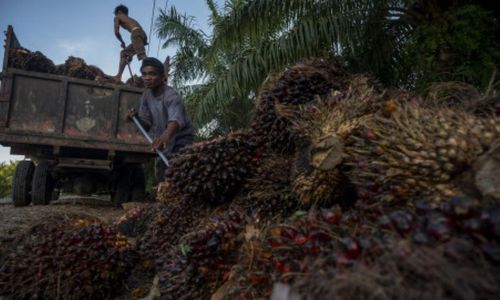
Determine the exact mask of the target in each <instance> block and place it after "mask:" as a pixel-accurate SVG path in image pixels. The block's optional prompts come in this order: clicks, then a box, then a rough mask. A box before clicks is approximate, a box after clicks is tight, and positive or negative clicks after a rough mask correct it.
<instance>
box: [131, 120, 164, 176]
mask: <svg viewBox="0 0 500 300" xmlns="http://www.w3.org/2000/svg"><path fill="white" fill-rule="evenodd" d="M132 121H134V123H135V125H136V126H137V128H139V130H140V131H141V133H142V135H144V137H145V138H146V140H148V142H149V144H150V145H151V144H153V140H152V139H151V137H150V136H149V134H148V133H147V131H146V130H145V129H144V127H142V124H141V122H139V119H138V118H137V116H133V117H132ZM155 150H156V153H157V154H158V155H159V156H160V158H161V160H163V162H164V163H165V165H166V166H167V167H168V166H169V164H168V160H167V157H166V156H165V154H163V152H161V151H160V150H159V149H155Z"/></svg>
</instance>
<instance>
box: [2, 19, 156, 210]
mask: <svg viewBox="0 0 500 300" xmlns="http://www.w3.org/2000/svg"><path fill="white" fill-rule="evenodd" d="M5 35H6V39H5V45H4V48H5V52H4V57H3V67H2V76H1V86H0V144H1V145H3V146H7V147H10V149H11V150H10V151H11V152H10V153H11V154H16V155H24V156H25V157H26V158H27V159H25V160H22V161H20V162H18V164H17V166H16V169H15V171H14V175H13V180H12V200H13V203H14V205H15V206H25V205H29V204H30V203H32V204H33V205H46V204H49V203H50V201H52V200H54V199H57V198H58V197H59V195H60V194H61V192H64V193H73V194H79V195H92V194H96V193H98V194H106V195H108V194H109V195H110V199H111V200H112V203H114V204H117V205H119V204H120V203H122V202H126V201H134V200H139V199H140V198H141V197H143V196H144V192H145V174H144V168H143V164H144V163H145V162H147V161H148V160H149V159H151V158H152V157H153V156H154V153H153V152H152V151H151V147H150V146H149V145H148V144H147V143H146V141H145V139H144V137H143V136H141V135H140V133H139V131H138V130H137V129H136V128H135V127H134V126H135V125H134V124H133V123H132V122H127V121H126V115H127V112H128V111H129V109H130V108H136V107H138V106H139V102H140V97H141V94H142V92H143V89H141V88H136V87H132V86H128V85H123V84H114V83H103V82H98V81H93V80H86V79H79V78H73V77H68V76H62V75H55V74H48V73H41V72H33V71H26V70H21V69H17V68H12V67H9V59H11V57H9V53H10V52H11V51H9V50H10V49H13V48H20V47H21V44H20V43H19V40H18V39H17V37H16V35H15V33H14V29H13V27H12V26H10V25H9V26H8V28H7V31H6V32H5Z"/></svg>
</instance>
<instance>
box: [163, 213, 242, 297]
mask: <svg viewBox="0 0 500 300" xmlns="http://www.w3.org/2000/svg"><path fill="white" fill-rule="evenodd" d="M243 226H244V221H243V218H242V215H241V214H240V213H239V212H237V211H235V210H227V211H225V212H219V213H216V214H214V215H212V216H211V217H210V218H208V219H207V220H205V221H204V222H203V223H202V224H201V225H200V226H198V227H197V228H196V229H195V230H193V231H192V232H190V233H188V234H186V235H185V236H183V237H182V239H181V240H180V241H179V243H178V244H177V247H175V248H173V249H172V250H171V251H170V252H169V253H168V254H166V255H165V256H164V257H162V260H163V262H162V265H161V266H159V267H158V269H159V273H158V276H159V289H160V292H161V297H162V299H210V297H211V295H212V294H213V293H214V292H215V290H216V289H217V287H218V284H220V282H222V281H224V280H225V279H226V278H225V277H226V276H227V274H228V273H229V271H230V268H231V266H232V265H233V264H234V263H235V261H236V258H237V255H236V253H237V251H235V250H236V249H237V248H238V246H239V244H240V243H239V239H237V236H238V234H239V233H240V232H241V231H242V229H243Z"/></svg>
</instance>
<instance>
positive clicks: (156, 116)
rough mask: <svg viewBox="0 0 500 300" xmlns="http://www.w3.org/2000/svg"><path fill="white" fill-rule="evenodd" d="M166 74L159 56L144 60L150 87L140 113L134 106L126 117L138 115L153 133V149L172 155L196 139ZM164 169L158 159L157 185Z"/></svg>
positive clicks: (148, 86) (143, 98) (144, 74)
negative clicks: (165, 80)
mask: <svg viewBox="0 0 500 300" xmlns="http://www.w3.org/2000/svg"><path fill="white" fill-rule="evenodd" d="M164 73H165V71H164V68H163V64H162V63H161V61H159V60H158V59H156V58H153V57H146V58H145V59H144V60H143V61H142V66H141V74H142V78H143V80H144V85H145V87H146V89H147V90H146V91H145V92H144V93H143V94H142V97H141V104H140V108H139V113H137V112H136V111H135V110H134V109H132V110H131V111H130V112H129V113H128V114H127V120H129V121H131V120H132V118H133V116H136V115H138V119H139V121H140V122H141V124H142V126H143V127H144V128H145V129H146V130H149V129H151V130H152V132H153V136H154V139H153V144H152V147H153V149H154V150H156V149H160V150H161V151H162V152H163V153H164V154H165V156H167V157H169V156H171V155H172V154H174V153H176V152H178V151H179V150H180V149H182V148H184V147H186V146H187V145H190V144H191V143H192V142H193V139H194V130H193V125H192V123H191V119H190V118H189V116H188V114H187V113H186V108H185V107H184V103H183V102H182V99H181V97H180V96H179V94H178V93H177V92H176V91H175V90H174V89H173V88H172V87H170V86H168V85H167V84H166V83H165V82H164V77H165V74H164ZM165 171H166V166H165V164H164V163H163V161H162V160H161V159H159V158H158V159H157V160H156V162H155V185H156V184H158V183H159V182H161V181H162V180H163V179H164V178H165Z"/></svg>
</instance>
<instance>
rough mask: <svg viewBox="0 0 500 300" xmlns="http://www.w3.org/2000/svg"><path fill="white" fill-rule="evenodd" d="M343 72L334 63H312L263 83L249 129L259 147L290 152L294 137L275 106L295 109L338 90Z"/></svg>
mask: <svg viewBox="0 0 500 300" xmlns="http://www.w3.org/2000/svg"><path fill="white" fill-rule="evenodd" d="M346 77H347V73H346V71H345V70H344V69H343V68H342V67H341V66H340V65H339V64H338V63H337V62H336V61H324V60H320V59H317V60H312V61H307V62H304V63H300V64H297V65H295V66H293V67H291V68H290V69H288V70H286V71H284V72H283V73H282V74H281V75H279V76H276V77H275V78H272V79H270V80H269V82H267V83H266V84H265V86H264V88H263V90H262V92H261V94H260V95H259V102H258V104H257V109H256V113H255V116H254V119H253V120H252V124H251V129H252V131H253V132H254V135H255V138H256V140H257V143H258V144H259V145H264V146H266V148H267V149H268V150H271V151H275V152H293V150H294V147H295V146H294V145H295V138H296V137H295V135H294V132H293V131H292V130H291V129H292V128H291V126H290V125H291V123H290V121H289V120H288V119H287V118H285V117H282V116H280V115H279V114H277V112H276V105H280V104H284V105H287V106H289V107H293V108H296V109H298V106H299V105H303V104H305V103H309V102H311V101H314V100H316V99H317V98H318V97H319V98H321V97H325V96H326V95H328V94H329V93H330V91H331V90H332V89H342V88H343V85H344V81H345V78H346Z"/></svg>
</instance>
